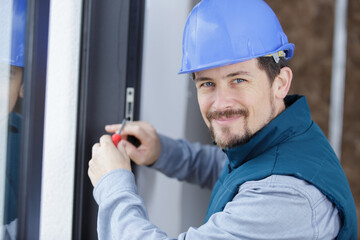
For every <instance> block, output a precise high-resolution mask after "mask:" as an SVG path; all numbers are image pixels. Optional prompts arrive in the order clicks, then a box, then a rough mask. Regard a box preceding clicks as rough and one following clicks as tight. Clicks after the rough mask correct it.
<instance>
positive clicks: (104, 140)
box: [99, 135, 113, 145]
mask: <svg viewBox="0 0 360 240" xmlns="http://www.w3.org/2000/svg"><path fill="white" fill-rule="evenodd" d="M99 143H100V145H102V144H107V143H112V139H111V137H110V135H102V136H101V138H100V140H99ZM112 144H113V143H112Z"/></svg>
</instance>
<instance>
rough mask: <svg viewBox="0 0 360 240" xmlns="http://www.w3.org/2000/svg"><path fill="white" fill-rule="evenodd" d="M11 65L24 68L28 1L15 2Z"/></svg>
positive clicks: (17, 0)
mask: <svg viewBox="0 0 360 240" xmlns="http://www.w3.org/2000/svg"><path fill="white" fill-rule="evenodd" d="M12 17H13V21H12V29H11V30H12V34H11V59H10V64H11V65H15V66H19V67H24V53H25V34H26V0H14V3H13V16H12Z"/></svg>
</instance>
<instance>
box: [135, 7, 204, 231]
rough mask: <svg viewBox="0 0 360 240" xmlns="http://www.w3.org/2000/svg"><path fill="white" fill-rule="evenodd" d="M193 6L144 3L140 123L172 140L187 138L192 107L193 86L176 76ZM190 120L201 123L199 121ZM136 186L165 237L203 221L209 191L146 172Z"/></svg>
mask: <svg viewBox="0 0 360 240" xmlns="http://www.w3.org/2000/svg"><path fill="white" fill-rule="evenodd" d="M192 2H193V1H191V0H172V1H163V0H147V1H146V10H145V11H146V12H145V35H144V56H143V71H142V89H141V91H142V92H141V93H142V94H141V109H140V110H141V112H140V118H141V119H142V120H145V121H148V122H150V123H151V124H152V125H153V126H154V127H155V128H156V129H157V131H158V132H159V133H162V134H166V135H167V136H170V137H173V138H184V137H186V135H187V134H186V133H187V129H188V125H187V122H188V121H189V118H188V117H189V114H190V115H192V113H193V112H191V111H190V112H189V108H188V105H189V104H195V105H197V103H196V96H194V92H192V91H190V90H189V84H193V83H192V82H191V81H189V79H188V76H187V75H178V74H177V73H178V71H179V70H180V64H181V57H182V34H183V29H184V26H185V22H186V18H187V16H188V14H189V12H190V10H191V7H192ZM190 99H191V101H192V102H191V103H189V101H190ZM195 109H196V110H198V109H197V108H195ZM198 114H199V113H198ZM191 117H194V118H197V121H202V119H201V117H200V118H199V117H198V116H195V115H194V116H191ZM192 140H194V139H192ZM137 183H138V188H139V192H140V195H141V196H142V197H143V198H144V201H145V205H146V207H147V209H148V213H149V218H150V220H151V222H152V223H154V224H155V225H157V226H158V227H160V229H162V230H163V231H165V232H166V233H167V234H168V235H169V236H170V237H176V236H177V235H178V234H179V233H181V232H183V231H186V230H187V228H188V227H189V226H190V225H195V227H197V226H199V225H200V224H201V223H202V222H203V221H204V216H205V210H206V208H207V204H208V200H209V195H210V194H209V192H208V191H202V190H200V188H198V187H193V186H190V185H189V184H183V183H180V182H178V181H177V180H174V179H169V178H167V177H165V176H164V175H163V174H161V173H158V172H155V171H154V170H152V169H148V168H146V167H141V168H138V171H137ZM190 203H195V204H192V205H190Z"/></svg>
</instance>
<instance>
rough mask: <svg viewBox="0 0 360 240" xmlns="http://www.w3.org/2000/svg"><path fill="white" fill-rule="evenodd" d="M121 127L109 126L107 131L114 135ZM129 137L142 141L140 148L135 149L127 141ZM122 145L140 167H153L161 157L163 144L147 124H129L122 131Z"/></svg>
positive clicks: (116, 125)
mask: <svg viewBox="0 0 360 240" xmlns="http://www.w3.org/2000/svg"><path fill="white" fill-rule="evenodd" d="M120 127H121V125H120V124H114V125H107V126H105V130H106V131H107V132H109V133H114V132H116V130H118V129H119V128H120ZM129 135H132V136H134V137H136V138H137V139H138V140H139V141H140V143H141V144H140V146H139V147H135V146H134V145H133V144H131V143H130V142H128V141H127V138H128V136H129ZM121 137H122V140H121V142H120V144H121V145H123V146H124V147H125V151H126V153H127V154H128V155H129V157H130V158H131V160H133V161H134V162H135V163H136V164H138V165H152V164H154V163H155V162H156V161H157V159H158V158H159V156H160V152H161V143H160V139H159V136H158V134H157V133H156V130H155V129H154V128H153V126H151V125H150V124H149V123H147V122H129V123H126V125H125V127H124V128H123V130H122V131H121Z"/></svg>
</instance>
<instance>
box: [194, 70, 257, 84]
mask: <svg viewBox="0 0 360 240" xmlns="http://www.w3.org/2000/svg"><path fill="white" fill-rule="evenodd" d="M239 75H246V76H251V74H250V73H249V72H247V71H237V72H233V73H229V74H228V75H226V76H225V78H231V77H235V76H239ZM209 80H213V79H212V78H210V77H199V78H194V81H195V82H201V81H209Z"/></svg>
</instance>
